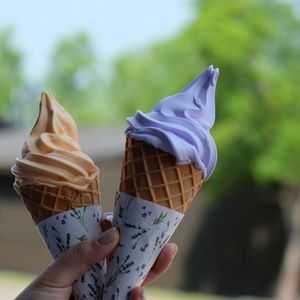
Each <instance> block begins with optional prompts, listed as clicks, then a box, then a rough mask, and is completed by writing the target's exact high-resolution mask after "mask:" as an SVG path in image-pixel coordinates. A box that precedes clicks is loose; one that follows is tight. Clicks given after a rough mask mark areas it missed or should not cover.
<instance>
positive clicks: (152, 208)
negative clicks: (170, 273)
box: [102, 192, 184, 300]
mask: <svg viewBox="0 0 300 300" xmlns="http://www.w3.org/2000/svg"><path fill="white" fill-rule="evenodd" d="M113 215H114V217H113V224H114V226H115V227H116V228H118V229H119V231H120V242H119V244H118V246H117V247H116V249H115V250H114V252H113V253H112V254H111V256H110V257H109V258H108V261H107V273H106V280H105V286H104V292H103V298H102V299H103V300H126V299H127V297H128V293H129V292H130V291H131V290H132V289H133V288H134V287H137V286H140V285H141V284H142V282H143V281H144V279H145V277H146V276H147V274H148V272H149V271H150V269H151V267H152V265H153V264H154V262H155V260H156V259H157V257H158V255H159V253H160V251H161V250H162V248H163V246H164V245H165V244H166V243H167V242H168V240H169V239H170V237H171V236H172V234H173V233H174V231H175V229H176V227H177V226H178V224H179V223H180V221H181V220H182V218H183V216H184V215H183V214H182V213H180V212H177V211H175V210H172V209H169V208H167V207H164V206H161V205H158V204H155V203H153V202H150V201H146V200H142V199H139V198H136V197H134V196H131V195H129V194H126V193H122V192H118V193H117V197H116V205H115V209H114V214H113Z"/></svg>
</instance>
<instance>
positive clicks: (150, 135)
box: [126, 66, 219, 179]
mask: <svg viewBox="0 0 300 300" xmlns="http://www.w3.org/2000/svg"><path fill="white" fill-rule="evenodd" d="M218 75H219V69H218V68H216V69H214V67H213V66H210V67H209V68H208V69H207V70H206V71H204V72H203V73H202V74H201V75H200V76H198V77H197V78H196V79H194V80H193V81H192V82H191V83H190V84H189V85H187V86H186V87H185V88H184V89H183V90H182V91H180V92H179V93H178V94H176V95H173V96H169V97H166V98H164V99H162V100H161V101H159V102H158V103H157V105H156V106H155V107H154V108H153V110H152V111H151V112H149V113H143V112H141V111H140V110H138V111H137V112H136V114H135V116H133V117H130V118H128V119H127V121H128V123H129V127H128V129H127V130H126V134H127V135H130V136H131V137H132V138H134V139H136V140H140V141H144V142H146V143H148V144H150V145H152V146H154V147H156V148H158V149H161V150H163V151H165V152H168V153H171V154H172V155H174V156H175V157H176V161H177V163H178V164H189V163H195V165H196V166H197V167H199V168H200V169H201V170H202V171H203V174H204V178H205V179H208V178H209V177H210V175H211V174H212V172H213V170H214V168H215V165H216V161H217V148H216V144H215V142H214V140H213V138H212V136H211V134H210V129H211V128H212V126H213V124H214V121H215V90H216V84H217V79H218Z"/></svg>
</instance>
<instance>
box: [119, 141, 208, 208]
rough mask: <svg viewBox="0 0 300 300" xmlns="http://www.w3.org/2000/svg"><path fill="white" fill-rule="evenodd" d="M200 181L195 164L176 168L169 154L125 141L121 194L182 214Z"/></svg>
mask: <svg viewBox="0 0 300 300" xmlns="http://www.w3.org/2000/svg"><path fill="white" fill-rule="evenodd" d="M203 181H204V178H203V173H202V171H201V170H200V169H199V168H197V167H196V166H195V164H194V163H190V164H183V165H179V164H177V163H176V158H175V157H174V156H173V155H172V154H170V153H167V152H164V151H162V150H160V149H157V148H155V147H153V146H151V145H149V144H147V143H145V142H143V141H138V140H135V139H133V138H131V137H130V136H128V137H127V140H126V149H125V156H124V162H123V167H122V172H121V181H120V191H121V192H124V193H127V194H130V195H133V196H135V197H138V198H140V199H144V200H148V201H151V202H153V203H156V204H159V205H162V206H165V207H168V208H171V209H174V210H176V211H178V212H181V213H185V211H186V210H187V208H188V207H189V205H190V203H191V201H192V200H193V199H194V197H195V195H196V193H197V192H198V191H199V190H200V188H201V186H202V183H203Z"/></svg>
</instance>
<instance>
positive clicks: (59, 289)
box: [16, 219, 177, 300]
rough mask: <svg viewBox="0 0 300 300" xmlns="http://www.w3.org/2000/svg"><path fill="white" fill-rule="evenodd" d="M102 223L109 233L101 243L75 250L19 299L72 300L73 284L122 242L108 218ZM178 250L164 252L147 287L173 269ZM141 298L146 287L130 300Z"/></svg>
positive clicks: (173, 247)
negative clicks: (170, 267) (172, 265)
mask: <svg viewBox="0 0 300 300" xmlns="http://www.w3.org/2000/svg"><path fill="white" fill-rule="evenodd" d="M101 223H102V227H103V229H104V230H106V231H104V232H103V233H102V234H101V235H100V237H99V238H98V239H97V240H89V241H84V242H82V243H80V244H78V245H76V246H73V247H71V248H70V249H69V250H67V251H66V252H65V253H63V254H62V255H61V256H60V257H59V258H58V259H56V260H55V261H54V262H53V263H52V264H51V265H50V266H49V267H48V268H47V269H46V270H45V271H44V272H43V273H42V274H41V275H40V276H38V277H37V278H36V279H35V280H34V281H33V282H32V283H31V284H30V285H29V286H28V287H27V288H26V289H25V290H24V291H23V292H22V293H21V294H20V295H19V296H18V297H17V298H16V300H29V299H30V300H69V299H70V297H71V293H72V284H73V282H74V281H75V280H76V279H78V278H79V277H80V276H81V275H82V274H84V273H85V272H86V271H87V270H88V269H89V268H90V266H91V265H93V264H95V263H97V262H99V261H100V260H103V259H104V258H105V257H107V256H108V255H109V254H110V253H111V252H112V251H113V249H114V248H115V247H116V245H117V243H118V241H119V233H118V231H117V230H116V229H115V228H112V227H111V225H110V222H109V220H107V219H106V220H104V221H102V222H101ZM176 251H177V246H176V245H175V244H171V243H170V244H167V245H166V246H165V247H164V248H163V249H162V251H161V253H160V255H159V257H158V258H157V260H156V262H155V264H154V265H153V267H152V269H151V270H150V272H149V274H148V276H147V277H146V278H145V280H144V282H143V286H145V285H146V284H149V283H150V282H152V281H153V280H155V279H156V278H158V277H159V276H160V275H161V274H162V273H164V272H165V271H166V270H167V269H168V268H169V266H170V265H171V263H172V260H173V257H174V256H175V254H176ZM140 299H141V300H142V299H145V296H144V290H143V287H137V288H135V289H133V290H132V292H131V293H130V296H129V300H140Z"/></svg>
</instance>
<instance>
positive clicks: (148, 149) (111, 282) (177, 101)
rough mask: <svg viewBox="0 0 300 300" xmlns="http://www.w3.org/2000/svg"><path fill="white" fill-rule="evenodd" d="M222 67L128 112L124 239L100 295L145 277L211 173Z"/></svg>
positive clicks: (110, 295) (120, 201)
mask: <svg viewBox="0 0 300 300" xmlns="http://www.w3.org/2000/svg"><path fill="white" fill-rule="evenodd" d="M218 74H219V71H218V69H214V68H213V66H210V67H209V68H208V69H207V70H206V71H204V72H203V73H202V74H201V75H200V76H198V77H197V78H196V79H195V80H193V81H192V82H191V83H190V84H188V85H187V86H186V87H185V88H184V89H183V90H181V91H180V92H179V93H177V94H175V95H173V96H169V97H166V98H164V99H162V100H161V101H159V102H158V103H157V105H156V106H155V107H154V108H153V109H152V111H151V112H149V113H143V112H142V111H140V110H137V112H136V114H135V116H133V117H130V118H128V119H127V121H128V123H129V127H128V128H127V130H126V135H127V141H126V149H125V157H124V162H123V167H122V173H121V181H120V187H119V190H120V193H117V197H116V203H115V209H114V218H113V225H114V226H115V227H117V228H118V229H119V231H120V242H119V245H118V247H117V248H116V249H115V250H114V251H113V252H112V254H111V256H110V258H109V259H108V265H107V274H106V281H105V286H104V297H103V300H111V299H119V300H125V299H127V295H128V292H129V291H130V290H131V289H132V288H134V287H136V286H140V285H141V284H142V283H143V280H144V279H145V277H146V276H147V274H148V272H149V271H150V269H151V267H152V265H153V263H154V262H155V260H156V259H157V257H158V255H159V253H160V251H161V249H162V248H163V247H164V245H165V244H166V243H167V242H168V240H169V239H170V238H171V236H172V234H173V233H174V232H175V230H176V228H177V226H178V224H179V223H180V221H181V220H182V218H183V216H184V213H185V212H186V210H187V208H188V207H189V205H190V204H191V202H192V201H193V199H194V198H195V196H196V194H197V192H198V191H199V190H200V188H201V186H202V184H203V182H204V181H205V180H207V179H208V178H209V177H210V175H211V174H212V172H213V170H214V168H215V165H216V159H217V152H216V145H215V142H214V140H213V138H212V136H211V134H210V129H211V128H212V126H213V124H214V121H215V89H216V82H217V78H218Z"/></svg>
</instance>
